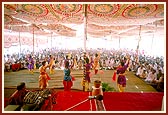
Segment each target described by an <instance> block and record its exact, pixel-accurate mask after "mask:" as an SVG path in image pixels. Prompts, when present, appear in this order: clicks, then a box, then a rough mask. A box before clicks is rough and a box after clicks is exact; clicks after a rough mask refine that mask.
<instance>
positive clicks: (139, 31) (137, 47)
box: [137, 25, 141, 56]
mask: <svg viewBox="0 0 168 115" xmlns="http://www.w3.org/2000/svg"><path fill="white" fill-rule="evenodd" d="M140 41H141V25H140V27H139V40H138V45H137V56H138V55H139V43H140Z"/></svg>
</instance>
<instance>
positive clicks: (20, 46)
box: [19, 30, 21, 55]
mask: <svg viewBox="0 0 168 115" xmlns="http://www.w3.org/2000/svg"><path fill="white" fill-rule="evenodd" d="M19 46H20V53H19V55H21V42H20V30H19Z"/></svg>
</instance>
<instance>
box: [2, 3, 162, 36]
mask: <svg viewBox="0 0 168 115" xmlns="http://www.w3.org/2000/svg"><path fill="white" fill-rule="evenodd" d="M85 5H86V4H42V3H40V4H4V27H5V29H9V30H12V31H20V32H30V33H32V32H33V31H34V33H35V34H38V35H40V34H41V35H46V36H48V35H50V34H51V33H55V34H57V35H60V36H67V37H76V35H77V34H76V33H77V31H78V28H75V29H74V28H73V29H72V28H69V27H68V26H66V24H76V25H79V24H83V23H84V18H85V17H84V16H85V14H87V17H86V18H87V35H88V36H89V35H90V36H94V37H102V36H109V35H114V36H118V35H120V36H121V37H122V35H123V36H132V35H138V33H139V32H138V31H139V26H140V25H142V31H143V32H142V33H145V32H149V31H154V30H155V29H153V28H154V27H155V25H157V27H159V29H157V30H158V31H163V30H164V28H163V27H164V4H117V3H116V4H87V10H86V11H87V12H85ZM151 26H153V27H151ZM80 29H83V31H84V28H80ZM45 30H47V31H45ZM133 30H134V32H133ZM160 33H162V32H160Z"/></svg>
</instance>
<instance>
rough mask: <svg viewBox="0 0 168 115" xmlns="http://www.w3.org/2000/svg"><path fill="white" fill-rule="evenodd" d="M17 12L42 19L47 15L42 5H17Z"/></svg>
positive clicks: (46, 10)
mask: <svg viewBox="0 0 168 115" xmlns="http://www.w3.org/2000/svg"><path fill="white" fill-rule="evenodd" d="M18 10H19V11H21V12H24V13H26V14H28V15H31V16H36V17H42V16H46V15H47V14H48V9H47V8H46V7H45V6H44V5H42V4H19V5H18Z"/></svg>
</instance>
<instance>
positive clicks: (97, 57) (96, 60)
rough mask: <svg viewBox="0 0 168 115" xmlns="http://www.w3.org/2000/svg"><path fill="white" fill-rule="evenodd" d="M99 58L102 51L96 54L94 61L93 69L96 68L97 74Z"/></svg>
mask: <svg viewBox="0 0 168 115" xmlns="http://www.w3.org/2000/svg"><path fill="white" fill-rule="evenodd" d="M99 60H100V53H98V54H97V53H96V54H95V58H94V62H93V69H94V70H95V74H97V72H98V70H99V68H100V65H99Z"/></svg>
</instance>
